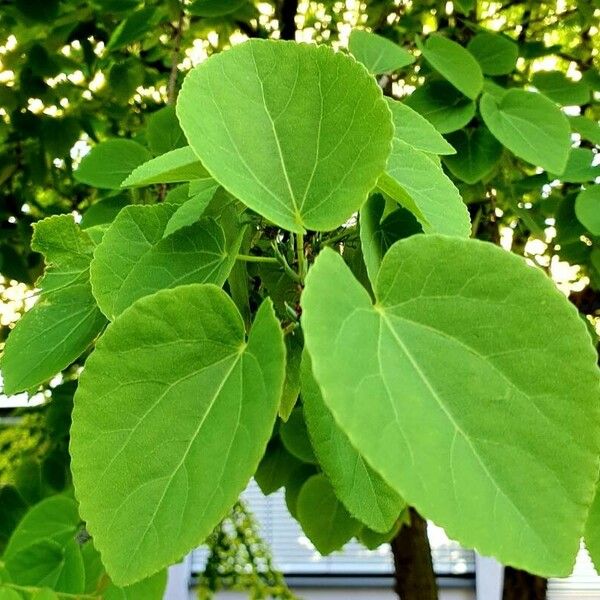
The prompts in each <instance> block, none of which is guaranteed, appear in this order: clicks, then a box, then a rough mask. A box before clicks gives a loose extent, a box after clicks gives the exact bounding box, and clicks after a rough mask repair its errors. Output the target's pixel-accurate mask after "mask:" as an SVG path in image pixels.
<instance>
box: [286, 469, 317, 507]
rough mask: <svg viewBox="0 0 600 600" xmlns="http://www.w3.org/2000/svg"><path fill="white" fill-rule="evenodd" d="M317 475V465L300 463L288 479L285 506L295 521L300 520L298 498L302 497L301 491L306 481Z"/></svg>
mask: <svg viewBox="0 0 600 600" xmlns="http://www.w3.org/2000/svg"><path fill="white" fill-rule="evenodd" d="M316 474H317V467H316V466H315V465H309V464H308V463H300V465H299V466H298V467H296V468H295V469H294V470H293V471H292V472H291V473H290V476H289V477H288V480H287V482H286V484H285V505H286V506H287V509H288V511H289V513H290V515H292V517H294V519H298V496H299V495H300V490H301V489H302V486H303V485H304V483H305V482H306V480H307V479H309V477H312V476H313V475H316Z"/></svg>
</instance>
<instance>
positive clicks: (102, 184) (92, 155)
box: [74, 139, 152, 190]
mask: <svg viewBox="0 0 600 600" xmlns="http://www.w3.org/2000/svg"><path fill="white" fill-rule="evenodd" d="M151 158H152V156H151V155H150V152H148V150H146V148H144V146H142V145H141V144H138V143H137V142H134V141H132V140H121V139H115V140H107V141H106V142H101V143H100V144H98V145H97V146H94V147H93V148H92V149H91V150H90V152H89V154H87V155H86V156H85V157H84V158H83V160H82V161H81V164H80V165H79V168H78V169H77V170H76V171H75V173H74V177H75V179H77V181H80V182H81V183H85V184H87V185H91V186H93V187H98V188H106V189H110V190H118V189H119V188H120V187H121V183H122V181H123V180H124V179H125V178H126V177H127V176H128V175H129V173H131V171H133V170H134V169H135V168H136V167H138V166H139V165H141V164H142V163H145V162H146V161H148V160H150V159H151Z"/></svg>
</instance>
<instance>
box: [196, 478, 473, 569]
mask: <svg viewBox="0 0 600 600" xmlns="http://www.w3.org/2000/svg"><path fill="white" fill-rule="evenodd" d="M242 498H243V499H244V500H245V501H246V503H247V505H248V507H249V508H250V510H251V511H252V512H253V514H254V516H255V518H256V520H257V521H258V523H259V526H260V533H261V535H262V536H263V538H264V539H265V541H266V542H267V543H268V544H269V546H270V548H271V550H272V552H273V559H274V561H275V564H276V566H277V568H278V569H279V570H281V571H282V572H283V573H285V574H286V575H391V574H392V573H393V561H392V556H391V552H390V550H389V546H388V545H384V546H381V547H380V548H378V549H377V550H367V549H366V548H364V547H363V546H361V545H360V544H359V543H357V542H355V541H351V542H349V543H348V544H346V546H345V547H344V549H343V550H342V551H341V552H335V553H333V554H331V555H330V556H321V555H320V554H319V553H318V552H317V551H316V550H315V549H314V548H313V546H312V544H311V543H310V541H309V540H308V538H307V537H306V536H305V535H304V533H303V532H302V530H301V529H300V526H299V525H298V523H297V522H296V521H295V520H294V519H293V518H292V517H291V516H290V514H289V512H288V510H287V507H286V505H285V500H284V494H283V490H279V491H278V492H276V493H274V494H271V495H270V496H264V495H263V494H262V492H261V491H260V489H259V487H258V486H257V485H256V483H254V481H252V482H251V483H250V485H249V486H248V488H247V489H246V491H245V492H244V493H243V494H242ZM429 538H430V541H431V546H432V552H433V562H434V568H435V570H436V573H438V574H439V575H464V574H472V573H474V570H475V556H474V554H473V552H472V551H471V550H465V549H464V548H461V547H460V546H459V544H457V543H456V542H453V541H451V540H449V539H448V538H447V537H446V535H445V533H444V531H443V530H442V529H440V528H439V527H435V526H434V525H430V526H429ZM206 557H207V550H206V549H205V548H199V549H198V550H196V551H195V552H194V553H193V555H192V568H193V571H194V572H195V573H200V572H202V571H203V570H204V564H205V562H206Z"/></svg>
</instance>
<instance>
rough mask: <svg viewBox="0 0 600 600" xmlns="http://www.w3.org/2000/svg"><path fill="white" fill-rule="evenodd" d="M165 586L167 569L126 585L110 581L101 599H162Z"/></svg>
mask: <svg viewBox="0 0 600 600" xmlns="http://www.w3.org/2000/svg"><path fill="white" fill-rule="evenodd" d="M166 586H167V571H166V570H163V571H159V572H158V573H156V575H153V576H152V577H148V578H147V579H142V581H139V582H138V583H134V584H133V585H129V586H127V587H118V586H116V585H114V584H113V583H111V584H110V585H109V586H108V587H107V588H106V589H105V590H104V592H103V594H102V599H103V600H162V599H163V597H164V594H165V588H166Z"/></svg>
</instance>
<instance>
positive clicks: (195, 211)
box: [163, 179, 219, 237]
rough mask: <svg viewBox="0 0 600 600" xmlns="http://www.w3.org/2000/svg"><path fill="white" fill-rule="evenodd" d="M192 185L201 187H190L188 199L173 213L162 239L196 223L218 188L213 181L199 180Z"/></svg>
mask: <svg viewBox="0 0 600 600" xmlns="http://www.w3.org/2000/svg"><path fill="white" fill-rule="evenodd" d="M192 183H193V184H201V186H202V187H201V188H200V186H198V185H194V186H191V185H190V197H189V198H188V199H187V200H186V201H185V202H183V204H181V206H179V207H178V208H177V210H176V211H175V212H174V213H173V215H172V216H171V218H170V219H169V221H168V223H167V225H166V227H165V231H164V233H163V237H167V236H168V235H171V234H172V233H174V232H175V231H177V230H178V229H181V228H182V227H187V226H188V225H193V224H194V223H196V221H198V220H199V219H200V217H201V216H202V215H203V214H204V211H205V210H206V209H207V207H208V205H209V204H210V201H211V200H212V199H213V197H214V195H215V192H216V191H217V188H218V187H219V186H218V184H217V183H216V181H215V180H214V179H199V180H197V181H193V182H192ZM192 189H193V193H192Z"/></svg>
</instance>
